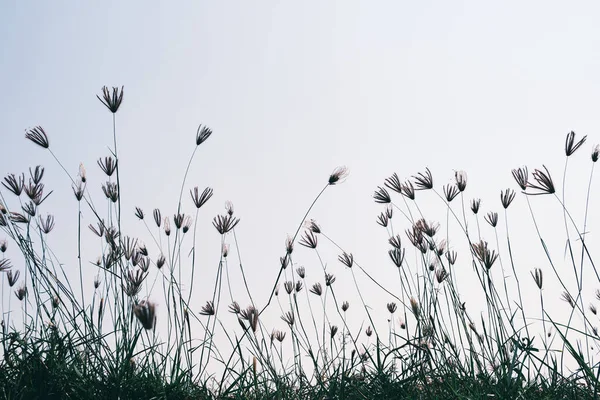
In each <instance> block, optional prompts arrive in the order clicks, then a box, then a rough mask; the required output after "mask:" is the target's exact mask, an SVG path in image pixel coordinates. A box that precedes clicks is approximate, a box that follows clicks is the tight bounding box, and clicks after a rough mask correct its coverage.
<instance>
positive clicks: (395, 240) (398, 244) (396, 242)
mask: <svg viewBox="0 0 600 400" xmlns="http://www.w3.org/2000/svg"><path fill="white" fill-rule="evenodd" d="M388 243H389V244H391V245H392V247H394V248H396V249H401V248H402V240H401V238H400V235H396V236H392V237H391V238H389V239H388Z"/></svg>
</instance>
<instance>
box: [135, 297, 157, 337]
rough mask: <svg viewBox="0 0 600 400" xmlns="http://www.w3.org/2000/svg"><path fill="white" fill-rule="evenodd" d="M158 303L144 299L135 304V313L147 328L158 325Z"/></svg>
mask: <svg viewBox="0 0 600 400" xmlns="http://www.w3.org/2000/svg"><path fill="white" fill-rule="evenodd" d="M155 312H156V305H155V304H154V303H152V302H150V301H148V300H142V301H140V302H139V303H138V304H136V305H134V306H133V313H134V314H135V316H136V318H137V319H138V321H140V322H141V323H142V326H143V327H144V329H146V330H151V329H153V328H154V326H155V325H156V315H155Z"/></svg>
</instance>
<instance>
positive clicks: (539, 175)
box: [527, 165, 556, 195]
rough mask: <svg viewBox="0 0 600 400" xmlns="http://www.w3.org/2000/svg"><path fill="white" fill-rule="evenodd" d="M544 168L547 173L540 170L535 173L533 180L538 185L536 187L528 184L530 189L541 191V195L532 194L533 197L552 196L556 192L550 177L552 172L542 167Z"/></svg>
mask: <svg viewBox="0 0 600 400" xmlns="http://www.w3.org/2000/svg"><path fill="white" fill-rule="evenodd" d="M542 167H544V170H545V172H544V171H541V170H539V169H536V170H535V171H533V178H534V179H535V181H536V182H537V185H534V184H532V183H528V184H527V187H530V188H532V189H535V190H539V192H540V193H530V194H533V195H540V194H552V193H554V192H555V191H556V190H555V189H554V182H552V177H551V176H550V172H548V168H546V166H545V165H542Z"/></svg>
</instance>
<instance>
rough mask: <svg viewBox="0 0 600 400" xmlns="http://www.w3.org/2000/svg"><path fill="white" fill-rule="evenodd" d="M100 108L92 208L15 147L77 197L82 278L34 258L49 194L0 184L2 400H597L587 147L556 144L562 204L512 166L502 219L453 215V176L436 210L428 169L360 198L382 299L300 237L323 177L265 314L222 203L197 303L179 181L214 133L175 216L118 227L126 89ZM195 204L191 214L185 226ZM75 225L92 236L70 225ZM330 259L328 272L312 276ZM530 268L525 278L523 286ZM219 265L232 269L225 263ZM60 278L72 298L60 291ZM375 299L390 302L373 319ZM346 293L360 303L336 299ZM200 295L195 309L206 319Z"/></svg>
mask: <svg viewBox="0 0 600 400" xmlns="http://www.w3.org/2000/svg"><path fill="white" fill-rule="evenodd" d="M98 98H99V100H100V101H101V103H102V104H103V105H104V106H105V107H106V109H107V110H108V112H109V115H110V116H111V118H112V126H113V132H112V133H113V141H112V143H111V153H112V154H111V155H109V156H106V157H102V158H100V159H98V162H97V164H98V167H99V168H100V170H101V171H102V172H103V173H104V175H105V176H106V181H105V182H104V183H101V184H99V186H100V187H101V189H102V193H103V195H104V197H103V198H100V199H98V198H96V199H93V198H92V194H91V192H90V190H88V185H90V184H91V182H88V178H87V173H86V170H85V168H84V167H83V166H81V167H80V169H79V171H78V174H77V175H76V176H74V175H72V174H70V173H69V169H68V168H66V167H64V166H63V165H62V164H61V162H60V160H59V158H58V157H57V156H55V154H54V152H53V150H52V146H51V142H50V138H49V137H48V135H47V133H46V132H45V130H44V129H43V128H42V127H36V128H33V129H31V130H29V131H27V133H26V135H25V136H26V138H27V139H28V140H30V141H31V142H33V143H34V144H35V145H37V146H40V147H41V148H43V149H44V150H45V151H47V152H48V153H50V156H51V158H53V159H54V161H55V162H56V163H57V165H58V166H59V167H60V168H62V169H63V170H64V172H65V174H66V175H67V176H68V177H69V179H70V181H71V183H72V191H73V195H74V200H73V202H74V203H73V204H75V205H76V207H77V208H78V230H77V237H78V246H77V251H78V254H77V258H78V260H79V265H77V268H73V266H65V265H64V264H62V263H60V261H59V260H58V258H57V257H56V255H55V254H54V252H53V250H52V247H51V246H50V244H49V243H51V242H52V240H51V238H50V236H51V235H52V233H53V229H54V217H53V216H52V215H51V214H47V213H46V210H45V209H44V201H45V200H46V199H47V198H48V196H50V195H51V193H52V192H51V191H50V192H49V191H47V190H46V187H45V186H44V171H45V170H44V168H43V167H41V166H38V167H35V168H31V169H30V170H29V171H28V174H27V175H26V173H23V174H20V175H15V174H10V175H7V176H6V177H5V178H4V180H3V181H2V185H3V186H2V188H0V201H1V207H0V228H1V231H2V234H3V235H4V237H5V239H2V241H0V251H1V253H2V258H1V259H0V274H2V285H3V287H2V288H3V291H4V292H5V293H8V295H4V296H3V298H2V310H3V315H2V321H1V336H0V340H1V346H2V356H1V360H0V372H1V373H0V391H1V393H2V395H3V396H4V397H5V398H10V399H35V398H40V399H41V398H44V399H46V398H70V399H79V398H80V399H89V398H99V399H104V398H106V399H117V398H121V399H149V398H168V399H263V398H268V399H294V398H297V399H305V398H315V399H324V398H327V399H373V398H380V399H387V398H390V399H400V398H406V399H444V398H448V399H456V398H464V399H472V398H499V399H507V398H511V399H512V398H527V399H529V398H531V399H558V398H565V399H566V398H569V399H570V398H597V396H598V394H597V393H598V376H599V374H600V367H599V365H598V362H597V360H596V359H597V354H596V353H597V348H598V340H599V336H598V329H597V326H596V324H597V322H598V318H597V308H596V305H595V304H594V301H598V300H600V291H595V288H594V286H598V283H599V281H600V276H599V275H598V272H597V270H596V267H595V264H594V259H593V251H594V248H595V246H593V243H591V242H588V239H587V237H586V234H587V232H588V231H587V228H588V226H587V225H588V210H589V205H590V200H589V199H590V191H591V188H592V183H593V171H594V166H595V163H596V161H597V160H598V157H599V153H600V148H599V147H598V146H596V147H595V148H594V149H593V150H592V155H591V163H590V175H589V185H588V187H587V191H586V200H585V202H584V203H583V215H584V216H583V219H582V220H577V219H576V218H575V217H574V216H573V214H572V212H571V210H570V208H568V207H567V206H566V200H565V185H566V177H567V174H568V165H569V159H570V158H572V157H574V156H579V155H580V154H581V153H582V150H579V149H580V148H583V145H584V143H585V141H586V138H585V137H584V138H582V139H579V140H577V138H576V136H575V133H573V132H571V133H569V134H568V135H567V138H566V142H565V167H564V173H563V178H562V190H560V191H559V187H558V186H557V185H556V183H555V180H554V178H553V175H552V174H551V173H550V171H549V170H548V169H547V168H546V167H545V166H542V167H541V168H537V169H534V170H533V172H532V173H531V175H530V171H529V170H528V169H527V168H526V167H521V168H517V169H515V170H513V171H512V176H513V177H514V180H515V182H516V186H515V188H516V189H517V190H519V193H517V192H516V191H515V189H511V188H508V189H505V190H502V191H501V192H500V205H501V207H502V212H501V213H500V214H498V213H497V212H495V211H489V212H487V213H486V214H485V215H483V211H482V209H481V204H482V201H481V200H480V199H477V198H475V199H468V198H466V193H467V192H468V190H469V189H470V188H469V187H468V186H469V185H468V180H467V174H466V173H464V172H462V171H458V172H456V173H455V179H454V181H453V182H452V183H448V184H446V185H443V186H442V188H441V191H440V190H439V189H437V186H436V185H435V184H434V177H433V174H432V172H431V171H430V170H429V169H425V170H424V171H422V172H417V173H416V174H414V175H413V176H412V177H411V178H408V179H406V180H401V179H400V178H399V176H398V175H397V174H395V173H394V174H393V175H391V176H390V177H388V178H386V179H385V180H384V182H382V184H381V185H379V186H377V189H376V190H375V192H374V194H373V199H374V201H375V202H376V203H378V204H380V205H381V206H382V207H383V208H382V211H381V213H380V214H379V215H378V216H377V217H376V222H377V223H378V224H379V225H380V226H381V227H382V232H384V234H382V240H385V241H386V243H387V245H388V246H389V250H388V256H389V265H388V268H391V269H393V270H395V271H394V273H395V274H396V275H397V280H396V281H395V282H392V281H390V280H385V281H380V280H378V279H377V278H376V277H375V275H374V273H373V271H372V270H370V269H369V268H368V267H367V266H366V263H365V264H363V263H362V261H361V260H358V259H357V258H356V257H355V256H354V255H353V254H352V253H351V252H350V251H349V250H347V249H344V248H342V247H341V246H340V245H338V243H337V242H336V241H335V240H334V239H333V238H331V237H330V236H329V235H328V233H327V232H328V231H327V229H325V228H322V227H321V226H320V225H319V224H318V223H317V222H316V221H315V220H313V219H311V218H310V217H311V210H312V208H313V207H314V205H315V204H316V203H317V202H318V201H319V199H320V198H321V196H323V195H324V194H325V192H328V191H330V190H333V187H334V186H336V185H339V184H342V183H343V182H344V180H345V179H346V177H347V176H348V170H347V169H346V168H344V167H340V168H337V169H335V170H334V171H333V172H332V173H331V174H330V175H329V177H328V178H327V177H326V178H327V179H324V181H323V187H322V189H321V190H320V191H319V192H318V193H316V196H315V199H314V201H313V202H312V204H310V205H309V207H308V209H307V210H306V212H305V213H304V215H303V217H302V218H301V219H300V220H299V225H298V226H297V228H296V230H295V233H294V235H293V236H290V237H288V238H287V240H286V241H285V247H284V249H283V251H282V255H281V258H280V263H279V266H278V271H275V273H274V274H273V276H271V277H267V278H269V279H272V280H273V282H274V284H273V286H272V290H271V291H270V293H269V296H268V300H267V301H266V302H264V304H259V303H257V302H255V300H254V298H255V297H254V296H253V294H252V290H251V287H250V286H249V285H248V283H247V279H246V273H245V270H244V263H243V262H242V259H241V256H240V255H239V247H240V244H239V243H238V237H237V235H236V233H235V230H236V227H237V226H238V224H240V223H243V222H242V219H241V218H239V217H238V216H237V214H236V213H235V210H234V207H233V204H231V203H228V204H227V205H226V208H225V210H224V212H223V213H222V214H220V215H217V216H215V217H214V218H213V220H212V226H213V228H214V229H215V231H216V232H215V234H218V235H220V238H221V241H220V246H219V248H218V249H215V251H216V252H218V254H219V262H218V265H217V266H216V269H215V270H214V272H213V274H214V286H213V287H212V290H211V291H210V292H206V293H204V292H203V293H195V292H194V290H193V289H194V282H195V279H197V269H198V268H200V267H199V265H197V264H198V259H199V257H198V255H197V247H196V243H197V241H198V238H197V229H198V220H199V219H198V215H199V213H201V212H202V211H203V206H204V205H205V204H206V203H207V202H209V201H210V199H211V197H212V195H213V190H212V189H211V188H205V189H200V188H199V187H193V188H190V187H188V184H187V175H188V172H189V169H190V166H191V165H192V163H193V161H194V159H195V157H196V154H197V151H198V150H199V149H200V148H201V147H203V146H207V144H205V142H207V140H208V139H209V138H210V136H211V135H212V133H213V132H212V130H211V129H210V128H208V127H207V126H202V125H201V126H200V127H199V128H198V130H197V132H196V137H195V143H194V145H195V147H194V150H193V153H192V155H191V157H190V160H189V162H188V164H187V169H186V171H185V174H184V177H183V179H182V185H181V190H180V193H179V195H178V198H177V199H176V200H177V206H176V208H175V209H173V210H169V211H168V212H164V213H163V212H162V211H161V210H159V209H154V210H153V211H152V212H151V213H146V212H145V211H144V210H143V209H142V208H136V209H135V210H122V208H121V193H122V192H124V191H125V190H126V188H123V187H121V183H120V175H121V171H120V162H119V160H120V159H119V152H118V150H117V138H118V136H117V122H118V121H117V115H118V113H120V112H122V111H121V105H122V102H123V99H124V90H123V88H120V89H119V88H113V89H112V90H109V89H108V88H103V90H102V93H101V95H100V96H98ZM95 184H97V183H95ZM188 193H189V196H190V197H189V198H188V197H187V196H188ZM533 197H535V198H536V200H537V199H538V198H542V197H543V199H544V201H547V202H552V203H553V204H555V205H558V207H559V209H560V215H559V216H558V217H554V218H555V219H554V220H555V221H556V220H557V221H559V223H560V225H562V231H559V233H556V231H555V230H554V229H553V231H552V235H559V236H560V237H564V242H563V243H565V248H564V256H563V257H560V255H561V254H562V251H561V252H558V253H557V252H556V251H554V250H551V249H550V248H549V247H548V245H547V242H548V237H549V236H552V235H550V233H549V232H548V231H545V230H544V227H547V224H546V221H542V220H545V219H546V218H544V217H545V214H542V213H541V212H537V209H536V207H539V204H540V203H537V202H536V204H534V201H532V198H533ZM425 198H427V201H425V204H426V205H427V206H428V207H429V206H430V205H431V204H437V206H438V212H437V214H436V212H433V211H427V210H426V209H425V208H424V207H423V208H422V207H421V205H422V204H423V203H420V202H421V199H425ZM517 198H521V199H525V200H524V201H525V203H524V204H525V205H526V206H527V208H526V209H525V211H524V212H525V214H524V215H526V216H527V217H528V219H529V221H530V222H528V221H526V220H522V218H520V219H521V220H519V221H518V223H519V225H523V224H527V223H529V224H531V225H532V226H533V228H534V232H535V235H536V236H535V237H533V238H531V237H530V238H528V239H529V242H528V244H527V246H531V247H526V250H527V251H526V253H528V255H527V258H526V259H521V258H519V257H520V256H521V255H522V254H523V252H520V251H518V248H522V246H521V243H520V242H519V243H517V242H513V240H512V239H511V238H513V237H515V233H512V231H511V230H510V229H509V221H512V218H511V216H512V212H513V208H514V207H515V199H517ZM190 199H191V204H192V205H193V207H194V208H195V209H196V211H195V213H189V214H186V213H184V211H183V210H184V209H187V208H188V206H187V204H189V200H190ZM521 204H523V202H521ZM82 209H84V210H85V211H86V215H91V216H92V219H91V220H85V221H84V220H83V217H82V215H83V214H82V212H81V211H82ZM440 210H441V214H440ZM509 210H510V211H509ZM578 211H579V210H578ZM434 214H435V215H437V216H438V217H439V216H440V215H441V217H442V218H441V222H438V221H436V220H434V219H432V217H431V215H434ZM124 218H135V219H137V220H139V223H140V226H143V227H144V228H145V229H146V233H145V236H144V239H149V240H148V242H149V243H152V246H146V245H145V244H143V242H142V238H141V237H133V236H128V235H127V233H126V232H124V231H123V229H122V221H123V219H124ZM444 218H445V221H444V220H443V219H444ZM484 224H485V226H482V225H484ZM542 225H543V226H542ZM511 227H512V225H511ZM512 229H515V228H512ZM84 232H85V234H84ZM503 234H504V235H503ZM84 235H92V236H94V237H95V238H96V240H97V241H98V243H99V244H100V246H99V248H100V249H101V255H100V257H98V259H97V261H96V262H95V263H94V265H93V268H94V269H95V276H96V278H95V279H94V282H93V292H91V293H90V292H89V291H88V290H84V288H85V285H84V276H83V275H84V273H83V270H84V268H86V269H88V270H89V266H88V265H86V266H85V267H84V266H83V264H82V261H81V260H82V259H89V258H90V255H89V254H87V249H86V247H85V246H82V243H83V242H84V241H83V237H84ZM516 236H517V237H519V241H521V240H522V238H521V236H519V235H518V234H517V235H516ZM229 243H233V245H232V246H231V247H230V244H229ZM97 248H98V247H97ZM298 248H302V252H305V253H309V254H311V253H312V254H314V256H315V257H314V258H313V260H314V265H313V266H312V267H311V272H310V274H309V273H307V270H308V268H305V267H302V266H297V264H296V263H295V262H294V258H295V257H296V254H297V253H298V252H299V251H300V250H299V249H298ZM323 248H325V249H328V250H326V251H325V252H322V249H323ZM332 249H333V251H335V252H336V253H337V255H336V261H337V263H338V266H339V267H340V268H341V269H332V267H331V266H329V267H328V264H327V262H326V261H325V257H326V256H325V254H326V253H327V251H332ZM561 250H562V249H561ZM536 254H537V255H539V256H541V257H540V259H539V260H537V259H536V260H535V263H536V264H535V265H537V266H536V267H535V268H533V267H528V265H530V264H531V262H532V259H531V257H533V256H534V255H536ZM557 254H559V256H557ZM232 257H237V258H238V259H237V261H232V262H230V260H231V258H232ZM233 266H235V267H238V266H239V271H236V274H237V275H235V276H238V277H239V279H240V280H241V281H242V282H243V287H244V290H245V293H236V292H235V291H233V290H232V289H231V280H232V279H234V278H232V276H234V275H233V273H234V271H235V270H234V267H233ZM526 266H527V267H526ZM202 268H203V270H207V269H208V268H207V267H206V266H202ZM73 270H76V271H77V276H78V282H77V284H78V285H79V287H76V286H75V285H73V284H72V282H73V281H74V280H73V279H70V278H72V274H71V272H72V271H73ZM315 270H317V271H319V273H318V274H317V273H315V272H314V271H315ZM336 271H337V273H336ZM342 275H343V276H342ZM315 276H319V277H321V278H320V279H317V280H316V281H315V280H314V277H315ZM342 279H344V280H343V282H344V283H345V286H342V283H341V281H342ZM459 287H460V290H459ZM548 287H549V288H550V289H549V290H547V291H546V290H544V289H546V288H548ZM186 288H189V289H186ZM372 291H378V292H380V293H383V294H385V296H387V297H388V298H389V302H388V303H387V304H385V306H381V305H380V306H377V305H374V304H369V300H370V298H372V297H373V296H372V293H373V292H372ZM350 292H353V295H354V297H353V298H354V299H355V300H356V301H353V302H349V301H348V300H347V298H348V296H349V293H350ZM194 295H196V296H194ZM198 296H201V297H202V298H204V299H206V300H205V301H204V303H203V304H198V302H197V298H198ZM157 299H160V300H157ZM242 299H243V301H244V305H240V303H239V302H238V301H242ZM531 299H535V301H531ZM559 299H560V300H559ZM557 301H560V302H559V303H558V304H559V306H557V305H556V304H557ZM548 304H551V306H548ZM159 309H160V310H162V312H158V310H159ZM273 315H275V316H276V317H279V318H273V317H272V316H273ZM232 321H233V323H232ZM273 321H278V323H277V324H275V323H274V322H273Z"/></svg>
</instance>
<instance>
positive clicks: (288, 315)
mask: <svg viewBox="0 0 600 400" xmlns="http://www.w3.org/2000/svg"><path fill="white" fill-rule="evenodd" d="M281 319H282V320H284V321H285V322H286V323H287V324H288V325H289V326H290V328H291V327H292V326H293V325H294V321H295V318H294V313H293V312H291V311H288V312H286V313H285V314H283V315H282V316H281Z"/></svg>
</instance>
